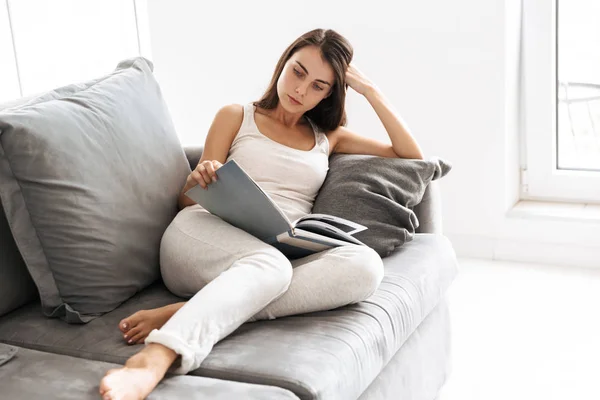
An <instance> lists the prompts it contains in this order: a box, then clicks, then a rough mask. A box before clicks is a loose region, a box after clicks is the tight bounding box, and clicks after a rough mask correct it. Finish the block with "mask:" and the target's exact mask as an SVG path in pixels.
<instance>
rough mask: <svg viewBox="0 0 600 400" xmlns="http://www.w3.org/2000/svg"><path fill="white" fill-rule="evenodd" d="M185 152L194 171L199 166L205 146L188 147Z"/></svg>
mask: <svg viewBox="0 0 600 400" xmlns="http://www.w3.org/2000/svg"><path fill="white" fill-rule="evenodd" d="M183 150H184V151H185V155H186V157H187V159H188V162H189V163H190V169H191V170H192V171H193V170H194V169H195V168H196V166H197V165H198V162H199V161H200V157H202V151H203V150H204V146H186V147H184V148H183Z"/></svg>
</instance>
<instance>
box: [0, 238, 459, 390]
mask: <svg viewBox="0 0 600 400" xmlns="http://www.w3.org/2000/svg"><path fill="white" fill-rule="evenodd" d="M383 261H384V266H385V277H384V279H383V282H382V283H381V286H380V288H379V289H378V290H377V292H376V293H375V294H374V295H373V296H371V297H370V298H369V299H367V300H366V301H363V302H361V303H359V304H354V305H350V306H346V307H342V308H339V309H336V310H331V311H324V312H316V313H311V314H303V315H298V316H292V317H286V318H280V319H275V320H270V321H259V322H253V323H247V324H244V325H242V326H241V327H240V328H239V329H238V330H236V331H235V332H234V333H233V334H231V335H230V336H229V337H227V338H226V339H224V340H223V341H221V342H220V343H218V344H217V345H216V346H215V347H214V349H213V351H212V352H211V353H210V355H209V356H208V358H207V359H206V360H205V361H204V362H203V364H202V366H201V367H200V368H199V369H197V370H195V371H193V372H192V374H194V375H201V376H207V377H212V378H220V379H227V380H235V381H241V382H248V383H258V384H266V385H274V386H279V387H282V388H285V389H289V390H291V391H292V392H294V393H295V394H296V395H297V396H298V397H300V398H302V399H328V400H330V399H344V400H345V399H355V398H358V397H359V395H360V394H361V393H362V392H363V391H364V390H365V389H366V388H367V386H368V385H369V384H370V383H371V381H373V379H374V378H375V377H376V376H377V375H378V374H379V372H380V371H381V370H382V369H383V368H384V367H385V365H386V364H387V362H388V361H389V360H390V359H391V357H392V356H393V355H394V354H395V353H396V352H397V351H398V349H399V348H400V347H401V346H402V344H403V343H404V341H406V340H407V338H408V337H409V336H410V335H411V333H412V332H413V331H414V330H415V329H416V328H417V326H418V325H419V324H420V323H421V321H422V320H423V319H424V318H425V317H426V316H427V315H428V314H429V312H430V311H431V310H432V309H433V308H434V307H435V306H436V304H437V303H438V302H439V301H440V299H441V298H442V296H443V295H444V293H445V291H446V289H447V288H448V287H449V286H450V284H451V282H452V280H453V279H454V277H455V276H456V273H457V262H456V256H455V254H454V251H453V249H452V246H451V244H450V242H449V240H448V239H447V238H446V237H444V236H442V235H436V234H417V235H415V239H414V240H413V241H411V242H409V243H407V244H406V245H405V246H402V247H400V248H398V249H396V251H394V252H393V253H392V254H391V255H390V256H388V257H386V258H384V259H383ZM178 300H179V299H178V298H177V297H175V296H173V295H172V294H170V293H169V292H168V291H167V290H166V289H165V288H164V287H163V286H161V285H153V286H151V287H150V288H148V289H146V290H144V291H142V292H141V293H139V294H138V295H136V296H134V297H133V298H132V299H130V300H129V301H127V302H126V303H124V304H123V305H122V306H120V307H119V308H117V309H116V310H114V311H112V312H110V313H108V314H105V315H104V316H102V317H100V318H97V319H95V320H93V321H91V322H90V323H89V324H87V325H82V326H76V325H67V324H64V323H61V322H60V321H58V320H52V319H47V318H45V317H43V316H42V315H41V312H40V308H39V306H37V305H28V306H25V307H22V308H21V309H18V310H16V311H14V312H12V313H10V314H8V315H6V316H4V317H2V318H0V341H2V342H5V343H8V344H13V345H18V346H22V347H29V348H33V349H38V350H44V351H49V352H55V353H60V354H67V355H72V356H77V357H83V358H88V359H93V360H101V361H107V362H116V363H124V362H125V361H126V359H127V358H128V357H129V356H131V355H132V354H134V353H135V352H137V351H138V350H139V349H140V346H133V347H132V346H127V345H126V344H125V343H124V341H123V338H122V335H121V334H120V331H118V327H117V325H118V322H119V321H120V320H121V319H122V318H124V317H126V316H128V315H130V314H132V313H133V312H135V311H137V310H140V309H147V308H152V307H159V306H162V305H165V304H168V303H172V302H175V301H178Z"/></svg>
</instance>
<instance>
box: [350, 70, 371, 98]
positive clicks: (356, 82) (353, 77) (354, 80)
mask: <svg viewBox="0 0 600 400" xmlns="http://www.w3.org/2000/svg"><path fill="white" fill-rule="evenodd" d="M346 83H347V84H348V85H349V86H350V87H351V88H352V89H354V90H355V91H356V92H357V93H359V94H362V95H363V96H364V95H365V94H367V92H368V91H369V90H371V89H373V88H374V87H375V84H374V83H373V82H371V81H370V80H369V79H368V78H367V77H366V76H365V74H363V73H362V72H361V71H360V70H359V69H358V68H356V66H355V65H354V64H350V65H349V66H348V69H347V70H346Z"/></svg>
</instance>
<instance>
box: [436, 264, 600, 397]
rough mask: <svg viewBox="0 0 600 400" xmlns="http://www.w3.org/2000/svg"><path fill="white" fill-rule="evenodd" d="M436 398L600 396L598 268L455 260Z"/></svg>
mask: <svg viewBox="0 0 600 400" xmlns="http://www.w3.org/2000/svg"><path fill="white" fill-rule="evenodd" d="M449 300H450V312H451V318H452V346H453V350H452V351H453V355H452V358H453V361H452V365H453V371H452V374H451V376H450V379H449V380H448V382H447V384H446V386H445V387H444V388H443V389H442V392H441V393H440V397H439V400H475V399H477V400H492V399H494V400H495V399H502V400H520V399H523V400H525V399H527V400H531V399H543V400H554V399H561V400H567V399H568V400H571V399H600V268H598V269H582V268H575V267H573V268H566V267H556V266H548V265H534V264H521V263H509V262H499V261H486V260H475V259H462V260H460V274H459V276H458V278H457V279H456V280H455V281H454V283H453V284H452V286H451V288H450V295H449Z"/></svg>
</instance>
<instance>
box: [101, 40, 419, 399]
mask: <svg viewBox="0 0 600 400" xmlns="http://www.w3.org/2000/svg"><path fill="white" fill-rule="evenodd" d="M352 56H353V50H352V47H351V45H350V44H349V43H348V41H347V40H346V39H345V38H343V37H342V36H340V35H339V34H338V33H336V32H334V31H332V30H322V29H317V30H313V31H311V32H308V33H306V34H304V35H302V36H301V37H300V38H298V39H297V40H296V41H295V42H294V43H292V44H291V45H290V46H289V47H288V48H287V49H286V51H285V52H284V53H283V55H282V56H281V58H280V60H279V62H278V63H277V66H276V68H275V73H274V74H273V78H272V80H271V83H270V85H269V88H268V89H267V91H266V93H265V94H264V96H263V97H262V99H260V100H259V101H258V102H255V103H251V104H247V105H245V106H241V105H228V106H225V107H223V108H222V109H221V110H219V112H218V113H217V115H216V116H215V118H214V121H213V123H212V125H211V127H210V130H209V132H208V136H207V138H206V143H205V147H204V152H203V153H202V158H201V160H200V162H199V163H198V166H197V167H196V168H195V169H194V171H192V173H191V174H190V175H189V176H188V179H187V182H186V184H185V187H184V188H183V189H182V191H181V194H180V196H179V206H180V208H181V209H182V210H181V211H180V212H179V214H178V215H177V216H176V217H175V219H174V220H173V222H172V223H171V224H170V225H169V227H168V228H167V230H166V231H165V233H164V235H163V238H162V241H161V249H160V254H161V256H160V257H161V260H160V262H161V273H162V276H163V280H164V282H165V284H166V285H167V287H168V288H169V290H171V291H172V292H173V293H175V294H176V295H178V296H181V297H183V298H189V300H188V301H187V302H182V303H177V304H171V305H168V306H165V307H162V308H158V309H154V310H144V311H139V312H137V313H135V314H133V315H132V316H130V317H128V318H126V319H124V320H123V321H121V322H120V325H119V329H121V331H122V332H123V335H124V338H125V340H126V341H127V342H128V343H130V344H135V343H142V342H144V341H145V343H146V346H145V347H144V349H143V350H141V351H140V352H139V353H137V354H136V355H134V356H133V357H131V358H130V359H129V360H128V361H127V363H126V364H125V366H124V367H123V368H120V369H116V370H112V371H109V372H108V373H107V375H106V376H105V377H104V378H103V380H102V382H101V385H100V393H101V394H102V396H103V397H104V398H105V399H112V400H115V399H142V398H145V397H146V396H147V395H148V394H149V393H150V392H151V391H152V390H153V389H154V387H155V386H156V385H157V384H158V383H159V382H160V380H161V379H162V378H163V377H164V375H165V373H166V372H167V370H168V369H169V368H171V370H172V372H175V373H181V374H185V373H187V372H189V371H191V370H194V369H196V368H198V367H199V366H200V364H201V363H202V361H203V360H204V359H205V358H206V356H207V355H208V353H209V352H210V351H211V349H212V347H213V346H214V345H215V344H216V343H217V342H218V341H219V340H221V339H223V338H224V337H226V336H227V335H228V334H230V333H231V332H233V331H234V330H235V329H236V328H238V327H239V326H240V325H241V324H243V323H245V322H247V321H256V320H261V319H273V318H279V317H283V316H287V315H293V314H299V313H307V312H313V311H320V310H329V309H333V308H337V307H341V306H344V305H347V304H352V303H357V302H359V301H362V300H365V299H366V298H368V297H369V296H370V295H371V294H373V292H374V291H375V290H376V289H377V287H378V286H379V283H380V282H381V280H382V278H383V263H382V261H381V258H380V257H379V256H378V255H377V253H376V252H375V251H373V250H372V249H370V248H368V247H365V246H355V245H351V246H342V247H336V248H333V249H329V250H325V251H322V252H320V253H316V254H312V255H310V256H307V257H303V258H300V259H296V260H291V261H290V260H288V259H287V258H286V257H285V256H284V255H283V254H282V253H281V252H279V251H278V250H277V249H275V248H274V247H272V246H270V245H268V244H266V243H264V242H262V241H261V240H259V239H257V238H255V237H254V236H252V235H250V234H248V233H246V232H244V231H242V230H240V229H237V228H235V227H233V226H232V225H229V224H227V223H226V222H224V221H223V220H221V219H220V218H218V217H216V216H214V215H212V214H210V213H209V212H208V211H206V210H204V209H203V208H202V207H201V206H200V205H197V204H195V203H194V202H193V201H192V200H191V199H189V198H187V197H186V196H185V195H184V193H185V192H186V191H187V190H189V189H190V188H191V187H192V186H194V185H197V184H199V185H201V186H202V188H204V189H207V188H208V186H209V185H210V184H211V183H212V182H214V180H216V179H218V173H216V171H217V170H218V169H219V168H220V167H221V166H222V164H223V163H225V162H226V161H227V160H228V159H230V158H235V160H236V161H237V162H238V163H239V164H240V165H242V167H243V168H244V169H245V170H246V171H247V172H248V173H249V174H250V175H251V176H252V177H253V178H254V179H255V180H256V181H257V182H258V184H259V185H260V186H261V187H262V188H263V189H264V190H265V191H266V192H267V193H269V195H270V196H271V197H272V198H273V200H274V201H275V202H276V203H277V204H278V206H280V207H281V209H282V210H283V211H284V212H285V213H286V215H287V216H288V217H289V219H290V220H295V219H297V218H299V217H301V216H302V215H305V214H308V213H310V211H311V208H312V205H313V202H314V199H315V196H316V195H317V192H318V191H319V188H320V187H321V185H322V183H323V181H324V179H325V176H326V173H327V170H328V157H329V155H330V154H332V153H360V154H371V155H376V156H381V157H402V158H423V156H422V153H421V150H420V148H419V146H418V144H417V143H416V141H415V140H414V138H413V137H412V136H411V134H410V133H409V132H408V131H407V129H406V128H405V127H404V125H403V123H402V122H401V119H400V117H399V116H397V115H396V114H395V113H394V112H393V111H392V109H391V107H390V106H389V104H388V103H387V102H386V101H385V100H384V98H383V96H382V94H381V92H380V91H379V90H378V89H377V88H376V86H374V85H373V84H372V83H371V82H370V81H369V80H368V79H367V78H366V77H365V76H364V75H363V74H362V73H361V72H360V71H359V70H358V69H357V68H356V67H354V66H352V65H351V64H350V62H351V60H352ZM348 86H350V87H351V88H352V89H354V90H355V91H356V92H358V93H360V94H361V95H363V96H365V98H366V99H367V100H368V101H369V103H370V104H371V105H372V107H373V109H374V110H375V112H376V113H377V115H378V116H379V118H380V119H381V122H382V123H383V125H384V127H385V129H386V130H387V132H388V134H389V136H390V139H391V142H392V145H388V144H384V143H381V142H378V141H376V140H373V139H369V138H366V137H363V136H360V135H357V134H355V133H353V132H351V131H349V130H348V129H346V128H345V127H344V125H345V123H346V115H345V111H344V104H345V99H346V88H347V87H348Z"/></svg>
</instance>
